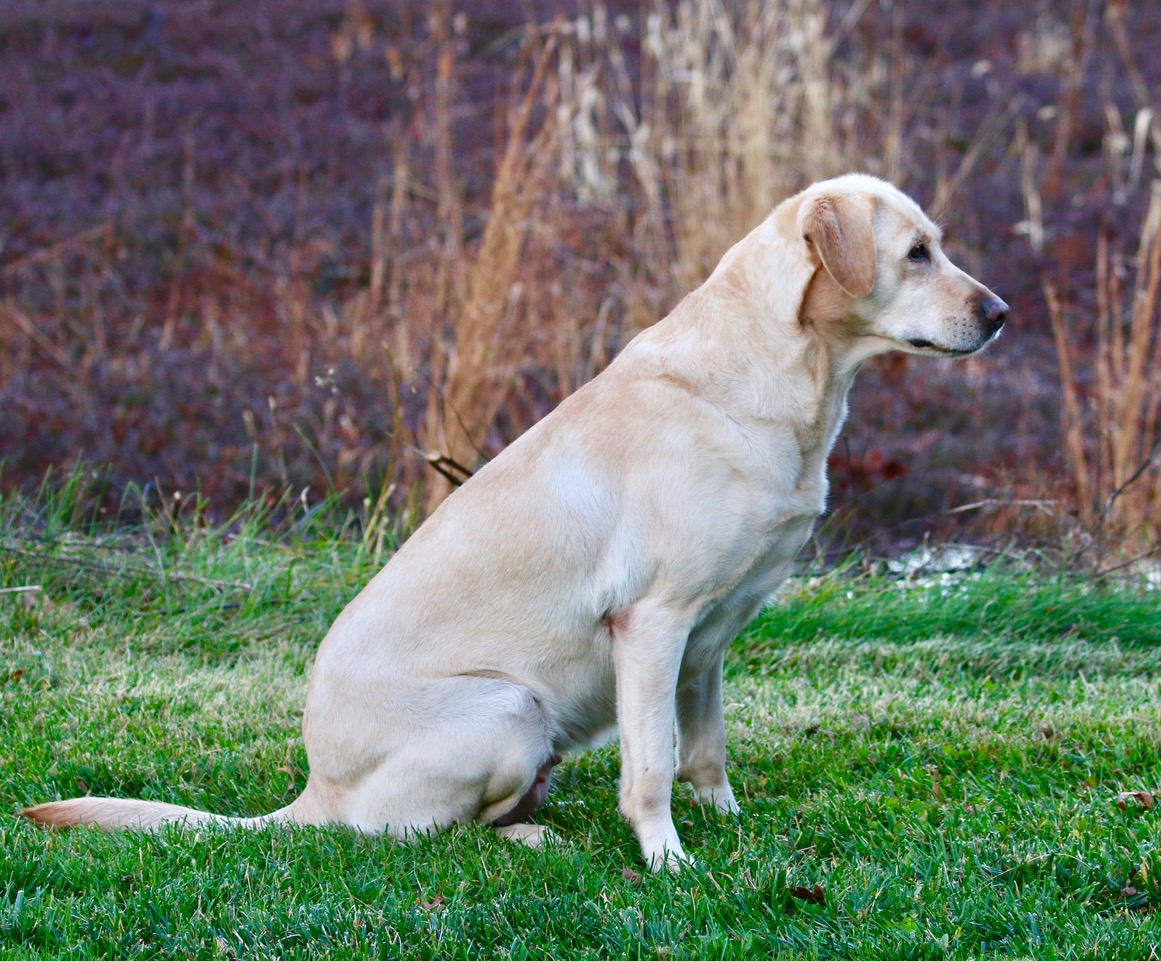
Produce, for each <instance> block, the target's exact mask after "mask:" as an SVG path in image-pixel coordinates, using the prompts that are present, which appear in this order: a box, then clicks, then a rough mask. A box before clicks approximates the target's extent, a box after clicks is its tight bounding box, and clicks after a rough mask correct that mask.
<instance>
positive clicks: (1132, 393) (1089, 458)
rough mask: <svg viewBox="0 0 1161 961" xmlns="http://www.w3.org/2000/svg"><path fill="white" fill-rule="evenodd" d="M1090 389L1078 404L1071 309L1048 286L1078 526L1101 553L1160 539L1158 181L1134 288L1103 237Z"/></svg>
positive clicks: (1079, 393) (1076, 341) (1079, 381)
mask: <svg viewBox="0 0 1161 961" xmlns="http://www.w3.org/2000/svg"><path fill="white" fill-rule="evenodd" d="M1096 267H1097V295H1098V299H1097V316H1096V323H1095V348H1094V356H1093V361H1092V371H1091V374H1092V376H1091V381H1092V386H1091V389H1090V390H1089V391H1088V392H1087V396H1085V399H1084V402H1083V403H1082V399H1081V398H1082V386H1081V385H1082V379H1081V376H1080V369H1081V367H1082V361H1081V357H1080V349H1079V343H1080V341H1081V339H1082V338H1079V337H1077V336H1075V335H1074V332H1073V331H1072V330H1070V324H1069V317H1068V315H1069V313H1070V311H1069V309H1068V308H1067V307H1066V305H1065V304H1064V303H1063V302H1062V299H1061V296H1060V293H1059V291H1058V290H1057V288H1056V286H1055V285H1054V284H1051V283H1047V282H1046V283H1045V284H1044V293H1045V298H1046V300H1047V302H1048V309H1049V315H1050V317H1051V319H1052V332H1053V337H1054V339H1055V342H1056V352H1057V358H1058V361H1059V364H1060V380H1061V389H1062V393H1063V401H1064V423H1063V427H1064V442H1065V444H1064V446H1065V456H1066V460H1067V462H1068V467H1069V470H1070V472H1071V474H1072V477H1073V482H1074V485H1075V488H1076V497H1077V504H1078V510H1079V514H1080V520H1081V522H1082V523H1083V524H1084V525H1085V526H1086V527H1087V528H1089V529H1090V530H1091V531H1092V532H1093V533H1094V535H1096V537H1095V540H1096V541H1097V542H1098V543H1097V550H1098V551H1099V552H1101V553H1105V552H1111V553H1121V552H1122V551H1125V550H1135V549H1138V548H1140V547H1141V546H1142V545H1143V544H1144V545H1151V544H1156V543H1157V541H1158V538H1159V536H1161V519H1159V517H1158V507H1159V506H1161V419H1159V418H1161V179H1158V180H1155V181H1154V182H1153V187H1152V192H1151V196H1150V202H1149V206H1148V209H1147V211H1146V213H1145V216H1144V219H1143V220H1142V223H1141V237H1140V243H1139V246H1138V250H1137V255H1136V270H1135V273H1134V276H1133V283H1132V285H1131V287H1129V288H1127V287H1126V285H1125V282H1124V280H1123V278H1124V277H1126V276H1127V274H1128V270H1127V267H1126V264H1125V263H1124V258H1123V257H1122V256H1121V254H1120V253H1119V252H1118V251H1115V250H1113V249H1112V245H1111V244H1110V242H1109V239H1108V237H1107V236H1106V235H1104V234H1102V235H1101V236H1100V237H1099V239H1098V245H1097V264H1096Z"/></svg>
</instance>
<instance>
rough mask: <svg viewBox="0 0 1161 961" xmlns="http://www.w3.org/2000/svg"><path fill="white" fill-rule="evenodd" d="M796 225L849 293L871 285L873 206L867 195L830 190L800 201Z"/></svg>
mask: <svg viewBox="0 0 1161 961" xmlns="http://www.w3.org/2000/svg"><path fill="white" fill-rule="evenodd" d="M798 226H799V229H800V230H801V231H802V236H803V237H804V238H805V239H806V242H807V243H808V244H810V245H811V246H812V247H814V249H815V251H817V253H818V256H819V258H820V259H821V260H822V265H823V266H824V267H825V268H826V271H827V273H829V274H830V275H831V277H833V278H834V282H835V283H836V284H838V285H839V286H840V287H841V288H842V289H843V290H844V291H846V292H847V293H848V294H850V295H851V296H852V297H866V296H867V294H869V293H870V292H871V288H872V287H874V286H875V208H874V205H873V201H872V200H871V198H870V197H858V196H855V197H852V196H850V195H849V194H833V195H829V196H822V197H815V198H813V199H812V200H808V201H807V202H806V203H805V204H803V205H802V209H801V210H800V211H799V213H798Z"/></svg>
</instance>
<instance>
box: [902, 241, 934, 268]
mask: <svg viewBox="0 0 1161 961" xmlns="http://www.w3.org/2000/svg"><path fill="white" fill-rule="evenodd" d="M907 259H908V260H911V261H914V262H915V263H923V262H925V261H928V260H930V259H931V254H929V253H928V252H927V244H922V243H921V244H916V245H915V246H914V247H912V248H911V249H910V250H909V251H907Z"/></svg>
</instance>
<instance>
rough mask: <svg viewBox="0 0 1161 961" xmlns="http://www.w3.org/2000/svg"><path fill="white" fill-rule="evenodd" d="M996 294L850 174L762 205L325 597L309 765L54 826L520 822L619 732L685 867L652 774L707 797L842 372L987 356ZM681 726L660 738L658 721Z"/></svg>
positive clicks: (649, 806)
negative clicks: (264, 797) (215, 796)
mask: <svg viewBox="0 0 1161 961" xmlns="http://www.w3.org/2000/svg"><path fill="white" fill-rule="evenodd" d="M1007 313H1008V307H1007V305H1006V304H1005V303H1004V302H1003V301H1002V300H1000V298H998V297H997V296H996V295H995V294H993V293H992V292H991V291H990V290H988V289H987V288H986V287H985V286H984V285H982V284H981V283H979V282H978V281H976V280H973V279H972V278H971V277H969V276H968V275H967V274H966V273H964V272H963V271H962V270H960V269H959V268H957V267H955V266H954V265H953V264H952V263H951V262H950V261H949V260H948V258H947V256H946V255H945V254H944V253H943V251H942V249H941V247H940V230H939V228H938V227H936V225H935V224H933V223H932V222H931V221H930V220H929V219H928V218H927V217H926V216H925V215H924V213H923V212H922V210H920V208H919V207H918V206H917V205H916V204H915V203H914V201H912V200H911V199H909V198H908V197H906V196H905V195H904V194H902V193H901V192H899V191H898V190H896V189H895V188H894V187H892V186H891V185H889V184H888V183H886V182H884V181H882V180H879V179H877V178H874V177H871V176H868V175H865V174H848V175H846V176H843V177H838V178H836V179H833V180H828V181H825V182H822V183H818V184H815V185H814V186H812V187H809V188H807V189H806V190H804V191H802V192H801V193H799V194H797V195H795V196H793V197H791V198H789V199H788V200H785V201H783V202H782V203H781V204H779V205H778V206H777V207H776V208H775V209H774V211H773V212H772V213H771V214H770V215H769V216H768V217H767V218H766V220H764V221H763V222H762V223H761V224H760V225H759V226H758V227H757V228H755V229H754V230H753V231H752V232H751V233H750V234H748V235H747V236H746V237H745V238H744V239H742V240H741V241H740V242H739V243H737V244H735V245H734V246H733V247H732V248H731V249H730V250H729V251H728V252H727V253H726V255H725V256H724V257H723V258H722V261H721V263H720V264H718V266H717V268H716V269H715V270H714V271H713V273H712V274H711V275H710V277H709V279H708V280H706V281H705V283H704V284H703V285H702V286H701V287H699V288H698V289H696V290H694V291H693V292H692V293H690V294H689V295H688V296H686V297H685V298H684V299H683V300H682V301H681V302H680V303H679V304H678V305H677V307H676V308H675V309H674V310H673V311H672V312H671V313H670V314H669V315H668V316H667V317H666V318H665V319H664V320H662V321H660V322H658V323H657V324H655V325H654V326H652V327H650V328H648V329H646V330H645V331H643V332H642V333H640V334H639V335H638V336H637V337H635V338H634V339H633V340H632V341H631V342H630V343H629V344H628V345H627V346H626V347H625V348H624V350H623V351H621V353H620V354H619V355H618V356H617V357H616V358H615V359H614V360H613V362H612V363H611V364H610V365H609V366H608V368H607V369H606V370H605V371H604V372H603V373H601V374H600V375H599V376H597V377H595V378H594V379H593V380H592V381H591V382H589V383H588V384H586V385H585V386H584V387H582V388H581V389H580V390H578V391H577V392H576V393H575V394H573V395H572V396H571V397H569V398H567V399H566V400H564V401H563V402H562V403H561V404H560V406H559V407H557V408H556V409H555V410H554V411H553V412H552V413H550V414H548V415H547V416H546V417H545V418H544V419H543V420H541V421H540V422H539V423H538V424H536V425H535V426H534V427H532V428H531V429H530V430H528V431H527V432H526V433H525V434H524V435H523V436H521V437H520V438H519V439H518V440H516V441H515V442H514V443H512V444H511V445H510V446H509V447H508V448H507V449H506V450H504V451H503V452H502V453H501V454H500V455H499V456H497V457H496V458H495V459H494V460H492V461H491V462H490V463H488V464H487V465H486V466H485V467H483V468H482V469H481V470H479V471H478V472H477V473H476V474H475V475H474V476H473V477H471V478H470V479H469V480H468V481H467V482H466V483H465V484H464V485H463V486H462V487H461V488H460V489H459V490H457V491H455V492H454V493H453V494H452V495H451V496H450V497H449V498H448V499H447V500H446V501H444V503H443V504H442V505H441V506H440V507H439V508H438V509H437V510H436V511H435V512H434V513H433V514H432V515H431V517H430V518H428V520H427V521H426V522H425V523H424V524H423V525H421V526H420V528H419V529H418V530H417V531H416V532H415V534H414V535H412V536H411V538H410V539H408V540H407V541H406V542H405V543H404V544H403V546H402V547H401V548H400V549H399V551H398V552H397V553H396V554H395V555H394V556H393V557H392V558H391V560H390V562H389V563H388V564H387V565H386V566H385V567H384V568H383V570H382V571H380V572H379V573H378V574H377V575H376V576H375V577H374V578H373V579H372V580H371V581H370V583H369V584H367V586H366V587H365V588H364V589H363V590H362V592H361V593H360V594H359V595H358V596H357V597H356V598H355V599H354V600H353V601H351V603H350V604H349V605H347V607H346V609H345V610H344V611H343V612H342V613H341V614H340V615H339V617H338V619H337V620H336V621H335V623H334V625H333V626H332V627H331V629H330V631H329V632H328V633H327V635H326V637H325V639H324V640H323V642H322V645H321V647H320V648H319V651H318V654H317V657H316V659H315V663H314V668H313V672H312V676H311V680H310V687H309V691H308V694H307V703H306V711H305V715H304V720H303V736H304V739H305V742H306V750H307V756H308V759H309V764H310V774H309V778H308V780H307V784H306V787H305V788H304V790H303V792H302V794H301V795H300V796H299V797H298V798H297V799H296V800H295V801H294V802H293V803H291V804H290V805H288V806H287V807H284V808H282V809H280V810H278V811H275V812H274V813H272V814H268V815H265V816H263V817H254V818H227V817H223V816H220V815H214V814H208V813H205V812H201V811H195V810H193V809H191V808H186V807H181V806H178V805H172V804H163V803H157V802H149V801H134V800H122V799H112V798H97V797H85V798H77V799H73V800H68V801H57V802H51V803H47V804H41V805H38V806H37V807H33V808H29V809H27V810H25V811H24V812H23V813H24V814H25V815H26V816H28V817H29V818H31V819H32V820H33V821H36V822H39V823H40V824H44V825H50V826H53V827H68V826H72V825H79V824H90V825H95V826H97V827H101V828H108V829H112V828H142V829H151V828H154V827H156V826H158V825H160V824H163V823H166V822H173V821H177V822H184V823H186V824H190V825H193V824H200V823H229V824H235V825H239V826H243V827H258V826H261V825H265V824H271V823H284V824H344V825H349V826H351V827H352V828H355V829H356V830H358V831H362V832H368V833H380V832H384V831H386V832H388V833H389V834H391V835H393V836H398V837H406V836H408V835H411V834H414V833H416V832H429V831H432V830H438V829H441V828H444V827H446V826H448V825H451V824H455V823H461V822H468V821H479V822H483V823H485V824H491V825H494V826H495V827H496V829H497V830H498V831H499V832H500V833H501V834H503V835H504V836H506V837H510V838H514V839H518V840H523V841H525V842H527V843H529V844H537V843H539V842H541V841H542V840H544V839H545V837H546V831H547V829H545V828H542V827H538V826H536V825H533V824H530V823H527V818H528V817H529V816H530V815H531V814H532V813H533V812H534V811H535V810H536V809H537V808H538V807H539V806H540V805H541V804H542V803H543V802H544V800H545V798H546V796H547V794H548V789H549V781H550V775H551V771H552V768H553V766H554V765H555V764H556V763H558V762H559V761H560V759H561V756H562V755H563V754H565V753H567V752H568V751H570V750H574V749H577V748H581V747H585V746H588V745H591V744H593V743H595V742H597V741H599V740H600V739H602V738H603V737H605V736H607V735H609V734H610V733H612V732H613V731H617V732H619V735H620V748H621V778H620V793H619V798H620V803H619V809H620V812H621V814H622V815H623V816H624V817H626V818H627V819H628V821H629V822H630V823H631V825H632V827H633V829H634V831H635V833H636V835H637V838H638V840H639V842H640V845H641V851H642V854H643V856H644V859H645V861H646V862H647V863H648V864H649V866H650V867H651V868H652V869H653V870H659V869H664V868H666V867H668V868H671V869H672V868H677V867H680V866H681V865H682V864H684V863H685V862H686V861H687V856H686V854H685V852H684V850H683V848H682V846H681V842H680V840H679V838H678V835H677V831H676V829H675V828H674V824H673V817H672V814H671V797H672V791H673V780H674V775H675V774H676V777H677V779H678V780H680V781H685V782H688V783H689V784H690V786H691V787H692V790H693V794H694V795H695V797H696V799H697V800H698V801H699V802H700V803H702V804H706V805H710V806H712V807H713V808H716V809H717V810H718V811H721V812H727V813H736V812H737V811H738V804H737V801H736V799H735V796H734V792H733V790H732V788H731V787H730V782H729V780H728V778H727V774H726V741H725V721H724V717H723V710H722V658H723V654H724V652H725V650H726V648H727V646H728V645H729V643H730V641H731V640H732V639H733V638H734V637H735V635H736V634H737V633H738V631H739V630H740V629H741V628H742V627H743V626H744V625H745V624H746V623H747V622H748V621H749V620H750V619H751V618H753V617H754V616H755V614H757V612H758V610H759V608H760V607H761V606H762V605H763V604H764V603H765V602H766V600H767V599H768V598H770V596H771V595H772V594H773V593H774V592H775V591H776V590H777V588H778V587H779V585H780V584H781V583H782V582H783V581H784V580H785V579H786V577H787V575H788V574H789V572H790V570H791V567H792V564H793V563H794V560H795V556H796V555H797V554H798V552H799V550H800V549H801V548H802V546H803V545H804V544H805V543H806V541H807V539H808V537H809V536H810V532H811V530H812V527H813V524H814V521H815V518H816V517H817V516H818V515H819V514H820V513H821V512H822V511H823V509H824V506H825V501H826V493H827V477H826V462H827V454H828V452H829V451H830V450H831V447H832V446H833V444H834V442H835V437H836V435H837V434H838V431H839V428H840V427H841V425H842V423H843V420H844V418H845V416H846V413H847V392H848V390H849V388H850V386H851V382H852V380H853V378H854V376H855V373H856V371H857V370H858V369H859V367H860V366H861V365H862V364H863V363H864V362H865V361H866V360H868V359H869V358H871V357H873V356H875V355H877V354H881V353H884V352H886V351H890V350H901V351H905V352H907V353H910V354H921V355H926V356H935V357H965V356H968V355H971V354H975V353H977V352H979V351H981V350H982V349H983V348H984V347H985V346H986V345H987V344H989V343H990V342H991V341H992V340H993V339H994V338H995V337H996V336H997V334H998V333H999V331H1000V329H1001V327H1002V326H1003V324H1004V321H1005V319H1006V316H1007ZM675 727H676V750H675V749H674V729H675Z"/></svg>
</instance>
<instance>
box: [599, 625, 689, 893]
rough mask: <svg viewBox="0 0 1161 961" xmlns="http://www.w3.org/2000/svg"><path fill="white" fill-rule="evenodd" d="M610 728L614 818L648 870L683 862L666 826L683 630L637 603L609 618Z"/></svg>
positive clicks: (670, 822) (672, 831) (669, 821)
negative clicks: (616, 757) (628, 832)
mask: <svg viewBox="0 0 1161 961" xmlns="http://www.w3.org/2000/svg"><path fill="white" fill-rule="evenodd" d="M613 624H614V626H613V629H612V635H613V660H614V664H615V666H616V672H617V723H618V726H619V728H620V734H621V801H620V810H621V814H622V815H624V816H625V817H626V818H628V820H629V823H630V824H632V825H633V830H634V831H635V832H636V834H637V840H638V841H640V843H641V852H642V854H644V856H645V860H646V862H647V863H648V864H649V868H650V870H653V871H660V870H661V869H662V868H665V867H668V868H669V869H670V870H676V869H677V868H679V867H680V866H681V865H682V864H684V863H686V862H687V861H688V860H689V859H688V858H687V857H686V855H685V852H684V851H683V850H682V847H681V841H680V840H679V839H678V837H677V829H676V828H675V827H674V826H673V813H672V811H671V809H670V804H671V801H672V795H673V715H674V695H675V693H676V690H677V674H678V670H679V668H680V666H681V658H682V655H683V653H684V651H685V642H686V639H687V638H688V626H687V625H685V624H683V623H680V622H679V621H678V620H677V619H675V618H674V617H673V616H672V615H671V614H669V613H668V612H666V611H664V610H660V609H652V610H649V609H646V608H644V607H643V606H641V605H638V606H637V607H635V608H633V609H632V610H630V611H628V612H625V614H623V615H620V616H619V617H617V618H615V619H614V621H613Z"/></svg>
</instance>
